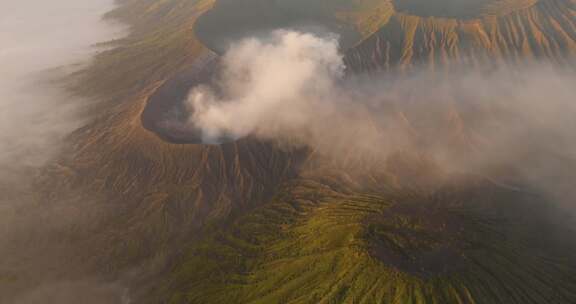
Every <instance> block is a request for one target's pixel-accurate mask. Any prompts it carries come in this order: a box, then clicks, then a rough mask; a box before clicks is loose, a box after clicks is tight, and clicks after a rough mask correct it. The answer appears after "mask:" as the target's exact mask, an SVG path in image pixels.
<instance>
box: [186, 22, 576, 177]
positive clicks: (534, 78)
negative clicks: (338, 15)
mask: <svg viewBox="0 0 576 304" xmlns="http://www.w3.org/2000/svg"><path fill="white" fill-rule="evenodd" d="M344 71H345V64H344V59H343V55H342V54H341V53H340V52H339V47H338V41H337V38H336V37H332V36H329V37H320V36H317V35H314V34H310V33H301V32H294V31H276V32H274V33H272V34H271V35H270V36H268V37H264V38H252V39H245V40H242V41H239V42H238V43H236V44H234V45H232V47H231V48H230V49H229V51H228V52H227V53H226V54H225V55H224V56H223V59H222V62H221V71H220V74H219V76H218V77H217V79H216V80H215V81H214V83H213V84H212V85H211V86H207V85H204V86H199V87H196V88H193V89H192V90H191V91H190V94H189V97H188V101H187V102H188V105H189V109H190V118H189V119H190V120H189V121H190V124H192V125H193V126H194V127H196V128H199V129H201V130H202V131H203V134H204V136H205V137H206V140H207V141H211V140H214V139H217V138H219V137H222V136H230V137H234V138H239V137H245V136H254V137H258V138H260V139H265V140H274V141H276V142H278V143H280V144H282V145H285V144H296V145H300V146H306V147H309V148H310V149H311V150H313V151H315V152H316V153H317V154H320V155H324V156H329V157H331V158H333V159H336V160H340V161H342V162H344V163H346V164H351V163H354V161H359V162H366V161H377V162H385V161H386V159H387V158H388V156H390V155H391V153H395V152H398V151H406V150H410V151H418V153H424V154H426V155H427V157H430V158H432V159H434V160H435V161H436V162H438V163H439V164H441V165H442V166H443V167H444V168H446V169H449V170H453V171H459V172H462V171H465V172H466V173H473V174H479V175H487V174H495V173H494V172H495V171H512V170H519V171H522V176H523V178H528V179H531V180H538V182H541V181H540V180H541V179H544V178H545V179H552V178H555V179H558V180H562V183H559V182H558V183H554V184H555V185H559V184H564V185H566V181H567V180H568V179H567V176H568V175H566V174H567V171H569V170H566V169H562V170H559V167H563V168H566V166H569V165H570V164H573V162H569V161H568V160H570V159H572V160H574V159H576V154H575V152H574V151H576V149H575V148H576V132H574V131H576V125H575V123H574V119H573V117H576V116H575V115H576V104H575V103H574V98H575V97H576V87H575V86H574V85H573V84H574V83H576V75H575V74H574V70H571V69H570V68H568V69H560V68H558V67H552V66H551V65H547V64H533V65H530V66H521V67H520V66H507V67H506V68H502V69H498V70H492V71H482V72H480V71H478V70H477V69H461V70H458V71H442V72H441V71H436V72H431V71H429V70H425V69H424V68H423V69H421V70H418V71H413V72H410V73H404V74H381V75H353V76H350V75H345V73H344ZM561 160H563V161H561ZM374 164H375V163H371V164H370V166H373V165H374ZM560 164H563V165H560ZM555 187H556V186H555Z"/></svg>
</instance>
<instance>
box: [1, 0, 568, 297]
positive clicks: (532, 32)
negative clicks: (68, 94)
mask: <svg viewBox="0 0 576 304" xmlns="http://www.w3.org/2000/svg"><path fill="white" fill-rule="evenodd" d="M285 2H286V3H288V2H287V1H285ZM317 2H318V3H319V6H318V7H322V5H321V3H323V2H322V1H317ZM340 2H342V3H340ZM517 2H518V1H512V2H510V3H517ZM119 3H120V7H119V8H118V9H117V10H115V11H114V12H112V13H110V16H111V17H114V18H120V19H121V20H124V21H125V22H128V24H129V25H130V26H131V28H132V34H130V35H129V36H128V37H126V38H124V39H121V40H120V41H115V42H113V43H112V45H114V48H113V49H112V50H110V51H106V52H103V53H101V54H100V55H99V56H98V57H97V58H96V60H95V62H94V64H93V65H92V66H91V67H90V68H89V69H87V70H86V71H84V72H83V73H82V74H81V75H80V76H81V77H80V79H81V83H80V84H79V86H78V87H77V89H78V91H79V92H80V93H82V94H88V95H91V96H96V97H98V98H101V99H102V100H103V102H102V103H100V107H99V108H98V113H99V115H98V116H97V118H96V119H94V120H93V121H92V122H91V123H90V124H88V125H86V126H85V127H83V128H81V129H79V130H78V131H76V132H75V133H74V134H72V135H71V136H70V138H69V146H68V147H67V148H66V151H65V152H64V153H63V154H64V155H66V156H65V157H62V158H61V159H60V160H59V161H58V162H55V163H54V164H52V165H51V166H49V167H48V168H46V170H45V171H44V173H43V175H42V177H41V178H40V179H39V181H38V183H37V189H38V190H39V196H38V197H39V201H40V202H41V203H42V204H49V203H50V202H55V201H72V202H73V201H91V200H95V201H97V202H99V204H102V205H104V206H106V208H107V209H109V210H110V212H109V213H106V214H105V215H104V216H103V217H102V218H99V219H98V220H97V221H95V222H90V223H85V224H83V225H82V227H72V228H71V229H70V231H67V232H66V240H67V241H66V242H70V244H71V246H72V247H73V248H75V249H74V251H73V252H72V251H71V252H70V255H71V259H78V260H80V261H82V263H84V264H88V266H87V267H88V268H90V269H93V270H96V271H98V272H100V273H104V274H106V275H107V277H108V278H110V279H117V278H120V277H122V274H123V273H124V272H125V271H127V270H129V271H136V272H137V273H138V274H137V275H133V276H132V279H131V282H130V284H131V287H133V288H132V290H133V293H134V295H133V296H134V298H135V299H137V301H136V302H138V303H145V302H146V301H148V302H149V303H168V302H172V303H233V302H236V303H250V302H254V303H257V302H260V303H439V304H441V303H442V304H443V303H490V304H492V303H573V302H576V299H575V297H574V292H573V291H574V290H576V288H575V287H576V286H574V284H576V269H574V256H573V252H575V251H574V250H572V249H573V246H572V245H571V244H570V242H568V241H569V238H565V237H566V236H567V235H570V234H569V233H571V232H570V231H569V230H566V229H565V228H563V226H560V225H559V226H558V227H556V225H555V224H554V223H553V222H550V221H548V220H546V219H538V218H532V217H530V216H529V214H535V215H543V212H536V211H534V212H531V211H532V210H543V209H542V208H544V207H542V206H540V203H544V199H542V198H539V197H537V196H536V197H534V196H531V195H527V194H520V193H516V192H514V191H512V192H510V191H508V190H503V189H500V188H498V187H496V186H494V185H491V184H490V183H488V182H486V181H475V182H470V183H467V184H464V185H447V186H443V187H440V188H436V189H433V190H426V191H424V190H418V187H414V188H410V187H408V188H405V187H401V188H395V187H394V186H393V183H391V182H390V181H389V180H385V179H382V180H374V181H372V184H375V185H381V187H371V190H370V191H368V190H365V189H358V188H354V187H351V186H345V185H347V184H346V183H341V182H338V183H336V182H335V183H326V182H322V180H323V179H324V178H326V177H327V176H328V174H327V173H325V172H323V171H317V172H312V173H313V174H311V175H310V176H315V177H314V178H312V177H309V178H307V179H304V178H302V177H301V174H300V171H299V170H298V169H299V168H300V167H301V165H302V163H303V162H305V161H306V160H307V158H306V157H307V156H308V155H307V154H306V153H304V152H305V151H290V150H288V151H287V150H283V149H279V148H278V147H276V146H275V145H273V144H271V143H267V142H261V141H258V140H255V139H251V138H246V139H243V140H240V141H237V142H232V143H227V144H224V145H214V146H210V145H201V144H172V143H168V142H165V141H163V140H162V139H160V138H159V137H158V136H156V135H155V134H154V133H151V132H150V131H148V130H146V129H145V128H143V126H142V123H141V120H140V118H141V114H142V112H143V110H144V108H145V107H146V104H147V102H148V98H149V97H150V96H151V95H152V94H153V93H154V92H155V91H156V89H157V88H158V87H160V86H161V85H162V84H163V83H164V82H165V81H167V80H169V79H171V78H172V77H174V75H177V74H178V72H179V71H181V70H183V69H186V68H187V67H190V66H191V65H193V64H194V62H195V61H196V60H197V59H198V58H201V57H202V56H204V55H205V54H213V52H212V51H211V50H209V49H208V48H207V47H206V46H205V45H204V44H203V43H202V42H201V41H199V40H198V39H197V36H196V32H195V30H196V28H195V25H196V21H197V20H198V18H200V16H202V15H203V14H204V13H205V12H207V11H208V10H209V9H210V8H211V7H212V6H213V5H214V4H215V2H214V1H213V0H199V1H191V0H124V1H120V2H119ZM315 3H316V2H315ZM348 3H352V4H353V5H352V6H347V4H348ZM499 3H500V2H499ZM291 5H292V4H291ZM573 5H574V2H573V0H540V1H538V3H536V4H534V5H532V6H530V7H528V8H524V7H521V8H519V7H518V6H517V5H516V4H514V6H513V7H514V10H513V11H514V12H515V13H510V14H506V16H484V15H482V17H477V18H476V17H474V18H472V19H473V20H474V21H470V17H469V16H467V17H466V18H467V19H466V20H458V19H455V18H445V17H442V18H435V17H422V16H419V15H418V14H417V12H413V11H402V12H398V11H397V10H396V9H395V8H394V3H393V2H390V1H376V0H364V1H360V0H358V1H348V2H345V1H338V5H335V6H331V10H330V14H335V16H336V17H337V18H338V19H339V20H343V22H346V23H348V24H351V25H353V26H355V27H356V28H357V30H358V32H359V33H360V34H361V35H362V37H367V38H366V39H364V40H362V42H361V43H359V44H358V46H357V47H356V48H354V49H353V50H351V51H350V52H349V53H348V54H347V62H348V64H349V65H350V67H351V68H353V69H354V70H357V71H365V70H374V69H393V68H396V67H398V66H410V65H411V64H412V63H414V62H433V63H435V64H436V63H441V62H443V61H442V60H437V58H450V59H455V60H456V62H458V60H464V58H467V59H470V58H475V59H476V58H481V60H488V61H490V60H492V59H494V58H504V57H506V56H508V55H510V54H512V55H513V56H512V57H514V56H516V57H518V58H527V57H530V54H532V53H537V54H539V56H541V57H542V58H548V59H551V60H557V61H560V59H559V58H564V57H563V56H566V55H569V54H570V52H571V51H570V50H572V49H573V46H574V41H575V37H576V33H575V29H576V25H575V24H574V6H573ZM482 12H483V14H484V12H485V10H482ZM492 25H494V26H492ZM496 25H498V26H496ZM534 41H536V42H538V43H537V44H533V43H534ZM534 45H536V46H534ZM533 46H534V47H533ZM536 49H538V50H540V51H538V52H536V51H533V50H536ZM477 53H482V54H483V55H482V56H474V55H475V54H477ZM500 55H502V56H500ZM504 55H506V56H504ZM508 57H509V56H508ZM475 59H474V60H475ZM478 60H479V61H481V60H480V59H478ZM335 170H336V169H335ZM410 183H411V180H408V182H407V184H408V185H409V184H410ZM534 201H535V202H534ZM526 206H531V207H530V208H528V207H526ZM532 207H534V208H533V209H532ZM551 218H553V219H559V217H551ZM563 229H564V230H563ZM557 230H558V231H557ZM562 231H563V232H562ZM135 269H136V270H135ZM142 269H144V270H142ZM140 271H141V272H140ZM134 277H137V278H136V279H134ZM14 280H15V281H17V280H18V279H17V278H16V279H14ZM14 280H10V282H12V281H14ZM0 281H2V280H0ZM10 284H11V283H10ZM362 301H363V302H362Z"/></svg>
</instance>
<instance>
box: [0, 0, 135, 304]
mask: <svg viewBox="0 0 576 304" xmlns="http://www.w3.org/2000/svg"><path fill="white" fill-rule="evenodd" d="M113 6H114V1H113V0H83V1H73V0H55V1H37V0H18V1H0V67H1V68H0V69H1V72H0V74H1V76H0V302H1V303H62V304H66V303H77V301H78V298H79V297H80V295H82V294H83V295H84V296H86V295H88V296H89V295H90V293H89V291H90V290H93V291H94V295H95V298H94V299H91V300H90V303H94V302H100V303H102V302H107V303H108V302H110V301H106V300H102V299H98V298H96V296H97V295H100V294H103V295H104V294H105V296H106V299H108V298H109V295H110V294H111V293H112V291H110V292H108V290H113V289H112V288H108V286H104V285H105V284H103V283H102V284H101V283H99V282H97V281H96V280H86V282H82V283H78V284H76V285H75V284H72V283H60V282H58V281H56V279H55V275H54V274H55V273H61V270H64V269H67V268H68V267H70V265H68V264H67V261H66V256H67V254H70V253H71V252H72V251H71V250H70V248H69V247H66V246H64V245H63V244H64V243H65V242H64V241H63V240H62V239H61V236H60V238H58V237H54V235H53V234H51V233H52V232H54V231H56V230H58V229H63V228H65V227H68V225H69V224H71V223H78V222H79V221H82V220H86V219H87V218H88V217H89V216H91V215H90V214H93V213H94V212H95V210H96V209H97V207H96V206H95V204H94V202H86V201H82V202H70V201H66V202H64V201H62V202H55V203H53V204H45V202H44V201H43V200H42V198H39V201H38V200H36V198H33V197H32V195H31V193H32V191H31V190H32V188H33V181H34V178H35V177H36V175H37V170H38V169H39V168H41V167H42V166H44V165H45V164H46V163H47V162H48V161H50V160H52V159H54V158H56V157H58V156H59V152H60V149H61V148H62V145H63V141H64V138H65V136H66V135H68V134H69V133H70V132H72V131H73V130H74V129H76V128H78V127H79V126H80V125H82V123H83V122H85V119H86V113H85V112H86V106H87V104H89V102H90V101H88V100H86V99H85V98H81V97H78V96H74V95H72V94H71V93H70V92H69V91H67V90H66V89H65V86H66V85H67V84H66V82H65V79H66V78H67V77H68V76H69V75H70V74H71V73H72V72H74V71H78V70H80V69H81V68H83V67H85V66H86V65H87V64H89V63H90V60H91V57H92V55H93V54H94V53H95V52H96V51H97V50H96V49H95V48H94V47H93V44H95V43H98V42H102V41H108V40H110V39H113V38H115V37H118V36H119V35H121V34H122V33H124V28H123V27H121V26H118V25H115V24H110V23H107V22H102V18H101V16H102V15H103V14H104V13H105V12H107V11H108V10H110V9H112V8H113ZM79 210H81V212H79ZM80 215H83V216H80ZM79 286H80V287H79ZM79 290H82V292H80V291H79ZM104 290H105V291H106V292H104ZM101 291H102V292H101ZM122 292H123V291H122ZM15 297H17V298H15ZM87 303H88V302H87ZM110 303H111V302H110Z"/></svg>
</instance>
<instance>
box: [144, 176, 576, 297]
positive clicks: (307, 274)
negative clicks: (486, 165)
mask: <svg viewBox="0 0 576 304" xmlns="http://www.w3.org/2000/svg"><path fill="white" fill-rule="evenodd" d="M539 200H541V198H537V197H533V196H532V195H530V194H523V193H518V192H514V191H511V190H507V189H501V188H498V187H497V186H494V185H493V184H490V183H487V182H482V181H475V182H470V183H465V184H462V185H459V184H455V185H449V184H447V185H443V186H441V187H439V188H437V189H433V190H432V189H428V190H426V191H424V190H418V189H404V190H402V191H398V192H396V194H394V193H378V194H377V193H374V194H359V193H354V192H350V191H349V190H345V189H338V188H337V187H331V186H328V185H326V184H322V183H318V182H316V181H312V180H298V181H294V182H292V183H290V184H289V185H287V186H286V187H284V188H283V189H282V190H281V191H280V192H279V194H277V195H276V197H275V198H274V199H273V200H272V201H271V202H270V203H269V204H266V205H264V206H262V207H260V208H258V209H256V210H254V211H252V212H250V213H248V214H245V215H241V216H239V217H238V218H236V219H235V220H234V221H232V222H231V223H226V224H223V225H221V226H210V227H207V228H206V231H205V233H206V236H205V237H203V238H202V239H201V240H200V241H199V242H197V243H195V244H192V245H189V246H187V249H186V253H185V254H184V256H183V257H182V258H181V259H180V260H179V261H178V262H177V263H176V264H175V266H174V268H173V270H172V271H171V274H170V275H169V276H167V277H166V279H164V280H162V281H159V282H158V286H160V287H158V288H157V289H156V290H155V293H156V294H158V295H160V298H164V297H166V296H167V295H169V299H170V301H168V303H572V302H573V301H576V292H575V290H576V289H575V288H576V281H575V280H574V272H575V271H576V268H575V267H576V260H575V258H576V252H574V250H573V249H574V243H573V242H572V243H570V242H568V243H566V242H565V240H563V239H564V238H566V237H568V235H569V234H566V233H567V232H566V231H562V230H560V229H557V228H559V227H556V225H555V223H554V222H553V221H551V220H549V219H548V220H547V219H543V218H542V217H538V216H534V213H536V212H540V215H542V214H543V213H542V212H546V211H547V210H546V207H544V206H542V205H541V204H540V203H542V202H541V201H539ZM551 218H552V217H551ZM152 302H154V301H152Z"/></svg>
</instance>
